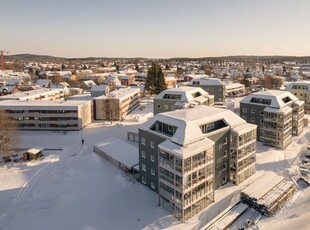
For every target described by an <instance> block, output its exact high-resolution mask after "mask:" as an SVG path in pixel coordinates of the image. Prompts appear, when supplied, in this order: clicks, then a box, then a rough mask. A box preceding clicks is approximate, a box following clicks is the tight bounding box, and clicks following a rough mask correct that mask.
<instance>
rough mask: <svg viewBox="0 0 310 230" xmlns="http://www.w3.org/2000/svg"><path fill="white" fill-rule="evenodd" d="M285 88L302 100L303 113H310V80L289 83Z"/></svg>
mask: <svg viewBox="0 0 310 230" xmlns="http://www.w3.org/2000/svg"><path fill="white" fill-rule="evenodd" d="M285 90H286V91H288V92H290V93H291V94H293V95H294V96H296V97H297V98H298V99H299V100H301V101H304V102H305V104H304V108H305V113H306V114H310V81H300V82H293V83H290V84H289V85H288V86H287V87H286V88H285Z"/></svg>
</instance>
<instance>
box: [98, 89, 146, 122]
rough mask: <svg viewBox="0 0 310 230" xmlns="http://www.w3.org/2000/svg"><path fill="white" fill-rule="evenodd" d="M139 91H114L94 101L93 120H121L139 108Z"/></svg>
mask: <svg viewBox="0 0 310 230" xmlns="http://www.w3.org/2000/svg"><path fill="white" fill-rule="evenodd" d="M139 98H140V89H138V88H130V87H129V88H125V89H120V90H115V91H112V92H110V93H108V94H107V95H103V96H100V97H96V98H95V99H94V119H95V120H122V119H123V118H124V117H125V116H126V115H127V114H128V113H130V112H131V111H132V110H134V109H135V108H136V107H138V106H139Z"/></svg>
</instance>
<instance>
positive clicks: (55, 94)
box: [0, 88, 67, 101]
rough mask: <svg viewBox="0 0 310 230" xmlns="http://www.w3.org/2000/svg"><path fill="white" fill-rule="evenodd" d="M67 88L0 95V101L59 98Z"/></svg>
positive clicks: (61, 97) (62, 96)
mask: <svg viewBox="0 0 310 230" xmlns="http://www.w3.org/2000/svg"><path fill="white" fill-rule="evenodd" d="M66 90H67V88H64V89H63V88H42V89H36V90H31V91H26V92H21V93H14V94H8V95H5V96H0V101H4V100H20V101H27V100H59V99H63V98H64V96H65V93H66Z"/></svg>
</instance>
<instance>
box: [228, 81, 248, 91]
mask: <svg viewBox="0 0 310 230" xmlns="http://www.w3.org/2000/svg"><path fill="white" fill-rule="evenodd" d="M240 87H242V88H244V85H242V84H240V83H232V84H227V85H225V88H226V90H230V89H235V88H240Z"/></svg>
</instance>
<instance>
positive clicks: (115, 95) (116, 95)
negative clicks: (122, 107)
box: [95, 87, 140, 100]
mask: <svg viewBox="0 0 310 230" xmlns="http://www.w3.org/2000/svg"><path fill="white" fill-rule="evenodd" d="M136 93H140V89H139V88H130V87H128V88H123V89H120V90H114V91H112V92H110V93H109V94H110V95H111V96H112V98H109V94H108V95H102V96H99V97H96V98H95V99H119V100H123V99H125V98H128V97H129V96H131V95H133V94H136Z"/></svg>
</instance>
